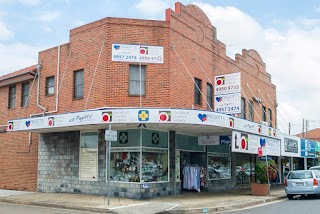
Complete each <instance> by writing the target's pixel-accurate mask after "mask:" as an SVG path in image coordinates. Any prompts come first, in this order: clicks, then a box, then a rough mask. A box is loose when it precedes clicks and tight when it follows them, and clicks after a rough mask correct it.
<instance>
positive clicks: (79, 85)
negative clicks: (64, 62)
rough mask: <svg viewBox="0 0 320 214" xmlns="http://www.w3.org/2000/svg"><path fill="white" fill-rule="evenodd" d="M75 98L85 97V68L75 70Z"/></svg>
mask: <svg viewBox="0 0 320 214" xmlns="http://www.w3.org/2000/svg"><path fill="white" fill-rule="evenodd" d="M73 97H74V98H83V70H78V71H75V72H74V94H73Z"/></svg>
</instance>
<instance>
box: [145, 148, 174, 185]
mask: <svg viewBox="0 0 320 214" xmlns="http://www.w3.org/2000/svg"><path fill="white" fill-rule="evenodd" d="M141 175H142V179H141V182H160V181H168V150H166V149H163V150H161V149H146V148H143V149H142V173H141Z"/></svg>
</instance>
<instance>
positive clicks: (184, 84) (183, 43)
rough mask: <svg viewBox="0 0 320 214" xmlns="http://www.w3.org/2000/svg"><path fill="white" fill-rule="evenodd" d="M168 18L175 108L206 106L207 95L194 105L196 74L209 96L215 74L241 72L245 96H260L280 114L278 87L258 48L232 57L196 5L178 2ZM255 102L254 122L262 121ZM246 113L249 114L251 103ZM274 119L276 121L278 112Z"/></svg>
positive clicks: (168, 13) (258, 107) (200, 107)
mask: <svg viewBox="0 0 320 214" xmlns="http://www.w3.org/2000/svg"><path fill="white" fill-rule="evenodd" d="M166 20H167V21H169V22H170V27H171V32H170V33H171V50H170V54H171V61H170V63H171V65H170V68H171V73H172V75H173V76H172V77H173V78H172V81H171V88H172V91H171V98H172V102H171V103H172V106H173V107H181V108H192V107H194V108H196V109H206V102H205V99H204V98H203V97H202V98H201V99H202V105H201V106H194V83H193V80H194V77H196V78H199V79H201V80H202V88H201V90H202V92H203V95H204V97H206V84H207V83H213V84H214V76H216V75H222V74H229V73H235V72H241V87H242V97H244V98H247V99H248V100H250V101H253V96H257V97H259V98H260V99H261V100H262V105H263V106H266V109H268V108H270V109H271V110H272V112H273V114H275V113H276V109H275V100H276V87H275V86H274V85H273V84H272V83H271V76H270V75H269V74H268V73H267V72H266V66H265V63H264V62H263V61H262V59H261V57H260V55H259V54H258V53H257V52H256V51H255V50H243V51H242V54H237V55H236V59H235V60H233V59H231V58H230V57H228V56H227V55H226V46H225V44H223V43H222V42H220V41H219V40H218V39H217V38H216V29H215V28H214V27H213V26H212V25H211V23H210V21H209V20H208V18H207V16H206V15H205V14H204V13H203V11H202V10H201V9H199V8H198V7H196V6H194V5H187V6H184V5H182V4H181V3H176V5H175V11H173V10H171V9H168V10H167V13H166ZM199 64H201V66H199ZM189 72H190V74H191V77H190V74H189ZM208 77H209V78H208ZM258 89H259V91H260V93H259V92H258ZM181 92H183V93H181ZM267 95H269V97H270V98H271V100H270V98H269V97H268V96H267ZM247 99H246V103H247ZM253 103H254V105H253V107H254V110H255V113H254V121H255V122H259V121H261V114H262V110H261V106H260V105H259V104H258V103H257V102H253ZM246 112H247V115H248V113H249V111H248V106H247V108H246ZM272 121H273V124H275V121H276V119H275V116H274V115H272Z"/></svg>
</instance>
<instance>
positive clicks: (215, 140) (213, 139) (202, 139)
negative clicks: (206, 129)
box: [198, 135, 220, 146]
mask: <svg viewBox="0 0 320 214" xmlns="http://www.w3.org/2000/svg"><path fill="white" fill-rule="evenodd" d="M198 145H204V146H205V145H220V137H219V136H208V135H207V136H199V137H198Z"/></svg>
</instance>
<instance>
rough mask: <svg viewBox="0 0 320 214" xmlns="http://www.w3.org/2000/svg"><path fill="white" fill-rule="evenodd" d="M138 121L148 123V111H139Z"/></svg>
mask: <svg viewBox="0 0 320 214" xmlns="http://www.w3.org/2000/svg"><path fill="white" fill-rule="evenodd" d="M138 119H139V121H149V111H148V110H140V111H139V112H138Z"/></svg>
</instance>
